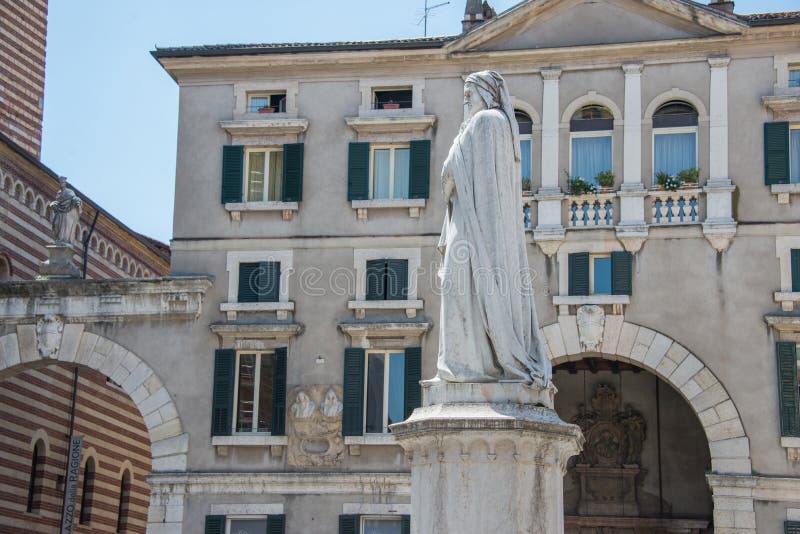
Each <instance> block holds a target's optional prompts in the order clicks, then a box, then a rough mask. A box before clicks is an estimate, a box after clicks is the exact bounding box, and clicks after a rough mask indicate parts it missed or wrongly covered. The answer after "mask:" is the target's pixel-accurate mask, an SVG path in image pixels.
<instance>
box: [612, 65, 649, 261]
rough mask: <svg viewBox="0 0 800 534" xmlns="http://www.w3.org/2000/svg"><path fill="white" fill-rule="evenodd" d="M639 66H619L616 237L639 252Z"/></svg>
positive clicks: (642, 227) (642, 229) (643, 229)
mask: <svg viewBox="0 0 800 534" xmlns="http://www.w3.org/2000/svg"><path fill="white" fill-rule="evenodd" d="M642 68H643V65H642V64H641V63H628V64H625V65H623V66H622V70H623V71H624V72H625V111H624V113H625V129H624V132H625V137H624V140H623V156H624V162H623V175H622V187H621V188H620V191H619V192H618V193H617V195H618V196H619V203H620V210H619V212H620V220H619V225H618V226H617V238H618V239H619V240H620V242H622V244H623V246H624V247H625V249H626V250H628V251H630V252H638V251H639V249H641V248H642V244H643V243H644V241H645V239H647V224H646V223H645V220H644V199H645V196H647V191H646V190H645V188H644V185H643V184H642Z"/></svg>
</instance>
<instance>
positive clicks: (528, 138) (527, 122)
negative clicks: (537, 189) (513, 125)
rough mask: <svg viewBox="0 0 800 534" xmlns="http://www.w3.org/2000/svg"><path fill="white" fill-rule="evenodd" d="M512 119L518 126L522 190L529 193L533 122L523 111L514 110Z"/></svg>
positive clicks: (530, 185) (531, 176)
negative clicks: (514, 119)
mask: <svg viewBox="0 0 800 534" xmlns="http://www.w3.org/2000/svg"><path fill="white" fill-rule="evenodd" d="M514 117H515V118H516V119H517V125H519V148H520V156H521V159H522V190H523V191H530V190H531V187H532V180H533V174H532V172H531V154H532V150H533V121H532V120H531V118H530V117H529V116H528V114H527V113H525V112H524V111H519V110H515V111H514Z"/></svg>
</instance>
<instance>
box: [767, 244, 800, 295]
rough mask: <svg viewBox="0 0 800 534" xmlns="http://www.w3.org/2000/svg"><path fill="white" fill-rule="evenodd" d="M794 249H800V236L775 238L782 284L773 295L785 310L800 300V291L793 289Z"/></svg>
mask: <svg viewBox="0 0 800 534" xmlns="http://www.w3.org/2000/svg"><path fill="white" fill-rule="evenodd" d="M792 249H800V236H778V237H776V238H775V256H776V257H777V258H778V261H779V265H780V266H779V269H780V281H781V286H780V289H779V290H778V291H776V292H775V293H774V295H773V297H774V299H775V302H776V303H778V304H780V305H781V309H782V310H783V311H792V310H793V309H794V303H795V302H800V293H798V292H793V291H792Z"/></svg>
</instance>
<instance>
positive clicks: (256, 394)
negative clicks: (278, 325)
mask: <svg viewBox="0 0 800 534" xmlns="http://www.w3.org/2000/svg"><path fill="white" fill-rule="evenodd" d="M243 354H255V355H256V361H257V362H258V363H256V368H257V371H256V375H257V377H258V378H257V379H255V378H254V381H253V382H254V385H253V406H254V407H255V406H257V405H259V404H260V402H256V398H257V399H259V401H260V400H261V381H260V378H261V365H260V364H261V360H262V358H263V357H264V356H271V357H273V373H274V365H275V364H274V357H275V350H274V349H257V350H248V349H237V350H236V362H235V366H236V367H235V368H234V371H233V372H234V375H233V376H234V378H233V414H232V415H233V417H232V418H231V437H239V436H272V432H271V431H270V432H259V431H258V430H250V431H238V430H237V429H236V419H237V417H238V413H239V409H238V404H239V369H240V362H241V360H240V358H241V356H242V355H243ZM273 401H274V396H273V398H270V401H269V404H270V406H269V411H270V412H271V411H272V407H273ZM256 419H257V412H256V411H255V410H254V411H253V422H252V423H251V425H252V424H256Z"/></svg>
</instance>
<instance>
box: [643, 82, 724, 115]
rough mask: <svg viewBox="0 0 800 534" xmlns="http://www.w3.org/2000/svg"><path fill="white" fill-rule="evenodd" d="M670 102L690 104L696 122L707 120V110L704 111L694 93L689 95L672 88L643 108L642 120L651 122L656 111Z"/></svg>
mask: <svg viewBox="0 0 800 534" xmlns="http://www.w3.org/2000/svg"><path fill="white" fill-rule="evenodd" d="M670 100H683V101H684V102H687V103H689V104H691V105H692V106H694V109H696V110H697V120H699V121H707V120H708V110H707V109H706V105H705V104H703V101H702V100H701V99H700V97H698V96H697V95H695V94H694V93H690V92H689V91H684V90H683V89H678V88H677V87H673V88H672V89H670V90H669V91H665V92H663V93H661V94H660V95H658V96H656V97H655V98H654V99H653V100H651V101H650V103H649V104H648V105H647V108H645V111H644V120H646V121H652V120H653V115H654V114H655V112H656V110H658V108H659V107H661V105H662V104H666V103H667V102H669V101H670Z"/></svg>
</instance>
